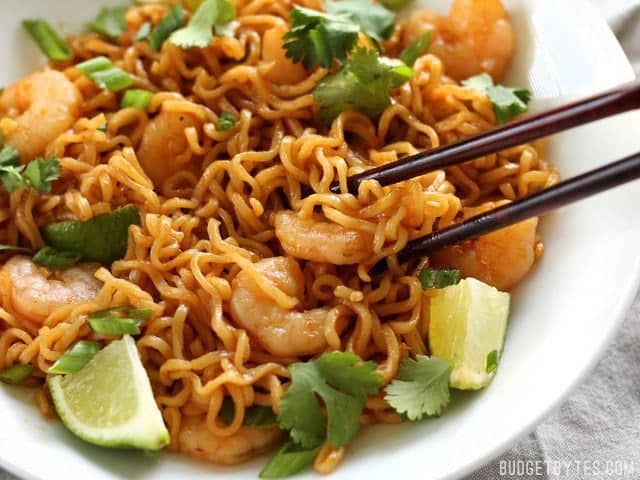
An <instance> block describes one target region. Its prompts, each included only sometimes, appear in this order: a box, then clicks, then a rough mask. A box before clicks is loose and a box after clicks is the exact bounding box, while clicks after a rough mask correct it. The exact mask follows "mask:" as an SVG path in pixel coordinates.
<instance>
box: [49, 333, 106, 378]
mask: <svg viewBox="0 0 640 480" xmlns="http://www.w3.org/2000/svg"><path fill="white" fill-rule="evenodd" d="M100 348H101V347H100V344H99V343H96V342H88V341H86V340H80V341H79V342H78V343H76V344H75V345H74V346H73V347H71V348H70V349H69V350H67V351H66V352H64V354H62V356H61V357H60V358H59V359H58V361H57V362H56V363H54V364H53V366H52V367H51V368H50V369H49V370H47V373H58V374H61V375H70V374H72V373H75V372H77V371H78V370H81V369H82V367H84V366H85V365H86V364H87V363H89V362H90V361H91V359H92V358H93V357H94V356H95V355H96V353H98V352H99V351H100Z"/></svg>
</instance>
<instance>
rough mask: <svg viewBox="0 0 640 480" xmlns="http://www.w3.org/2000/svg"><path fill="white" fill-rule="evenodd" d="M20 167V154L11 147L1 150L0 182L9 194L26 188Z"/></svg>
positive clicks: (22, 166) (22, 167) (22, 168)
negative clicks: (0, 181)
mask: <svg viewBox="0 0 640 480" xmlns="http://www.w3.org/2000/svg"><path fill="white" fill-rule="evenodd" d="M23 170H24V165H20V153H19V152H18V151H17V150H16V149H15V148H13V147H12V146H11V145H5V146H4V147H3V148H2V150H0V180H2V183H3V184H4V186H5V188H6V189H7V191H8V192H9V193H11V192H13V191H14V190H17V189H18V188H23V187H25V186H26V184H25V181H24V178H22V171H23Z"/></svg>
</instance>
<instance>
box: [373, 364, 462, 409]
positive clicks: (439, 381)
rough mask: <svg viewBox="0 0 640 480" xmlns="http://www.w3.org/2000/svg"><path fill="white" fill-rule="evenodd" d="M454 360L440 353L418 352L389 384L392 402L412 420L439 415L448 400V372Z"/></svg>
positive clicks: (389, 396)
mask: <svg viewBox="0 0 640 480" xmlns="http://www.w3.org/2000/svg"><path fill="white" fill-rule="evenodd" d="M451 369H452V364H451V362H449V361H448V360H441V359H440V358H437V357H431V358H429V357H426V356H424V355H418V356H417V357H416V360H411V359H405V360H403V361H402V363H401V364H400V369H399V370H398V375H397V378H396V379H395V380H393V381H392V382H391V383H390V384H389V385H388V386H387V388H386V391H387V394H386V396H385V397H384V398H385V400H386V401H387V402H389V405H391V406H392V407H393V408H394V410H395V411H396V412H398V413H400V414H404V415H406V416H407V418H408V419H409V420H411V421H415V420H420V419H422V418H423V417H425V416H430V415H440V413H441V412H442V409H443V408H444V407H445V406H447V404H448V403H449V375H450V374H451Z"/></svg>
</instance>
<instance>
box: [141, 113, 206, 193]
mask: <svg viewBox="0 0 640 480" xmlns="http://www.w3.org/2000/svg"><path fill="white" fill-rule="evenodd" d="M197 125H199V123H198V121H197V119H196V118H195V117H194V116H193V115H190V114H188V113H183V112H172V111H165V110H163V111H162V112H160V113H159V114H158V115H156V117H155V118H154V119H153V120H151V121H150V122H149V124H148V125H147V127H146V128H145V131H144V134H143V135H142V141H141V142H140V148H139V149H138V160H139V161H140V166H141V167H142V168H143V170H144V171H145V173H146V174H147V175H148V176H149V178H150V179H151V180H152V181H153V183H154V185H155V186H156V187H159V186H160V185H162V183H163V182H164V181H165V180H167V179H168V178H169V177H171V176H172V175H174V174H176V173H177V172H179V171H180V170H184V169H185V168H186V167H187V166H188V162H189V160H191V155H190V151H189V142H188V140H187V136H186V135H185V129H187V128H189V127H196V126H197Z"/></svg>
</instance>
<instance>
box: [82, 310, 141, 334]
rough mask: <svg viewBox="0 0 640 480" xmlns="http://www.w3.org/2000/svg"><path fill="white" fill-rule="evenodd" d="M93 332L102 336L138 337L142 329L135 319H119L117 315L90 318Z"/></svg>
mask: <svg viewBox="0 0 640 480" xmlns="http://www.w3.org/2000/svg"><path fill="white" fill-rule="evenodd" d="M88 323H89V326H90V327H91V330H93V331H94V332H96V333H98V334H100V335H109V336H115V335H138V334H140V327H139V326H138V322H136V321H135V320H134V319H133V318H119V317H117V316H115V315H108V316H104V317H91V316H90V317H89V320H88Z"/></svg>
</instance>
